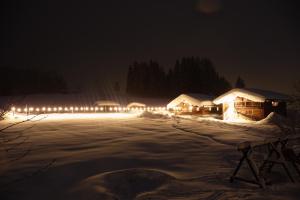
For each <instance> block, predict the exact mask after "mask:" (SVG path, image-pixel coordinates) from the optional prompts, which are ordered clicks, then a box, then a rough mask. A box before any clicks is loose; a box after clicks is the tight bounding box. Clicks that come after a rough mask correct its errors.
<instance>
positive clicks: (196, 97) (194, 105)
mask: <svg viewBox="0 0 300 200" xmlns="http://www.w3.org/2000/svg"><path fill="white" fill-rule="evenodd" d="M167 109H168V110H169V111H171V112H174V113H177V114H188V113H189V114H191V113H192V114H210V113H218V112H221V107H218V106H217V105H215V104H214V103H213V97H212V96H208V95H203V94H182V95H180V96H178V97H177V98H175V99H174V100H172V101H171V102H170V103H169V104H168V105H167Z"/></svg>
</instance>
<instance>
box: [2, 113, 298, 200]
mask: <svg viewBox="0 0 300 200" xmlns="http://www.w3.org/2000/svg"><path fill="white" fill-rule="evenodd" d="M20 120H22V119H21V118H19V119H14V120H5V121H2V122H0V127H5V126H8V125H9V124H11V123H15V122H18V121H20ZM0 134H3V135H2V137H1V138H3V139H4V140H5V141H4V144H5V145H2V146H1V147H0V148H1V149H0V150H1V154H0V158H1V160H0V162H1V163H0V166H1V168H0V170H1V171H0V172H1V174H0V177H1V179H0V184H1V185H0V191H1V196H3V197H4V198H1V199H30V200H32V199H75V200H76V199H101V200H102V199H103V200H105V199H122V200H129V199H157V200H160V199H190V200H194V199H299V197H300V187H299V186H300V185H299V184H292V183H290V182H289V180H288V179H287V178H286V177H285V176H284V173H282V172H281V171H280V169H277V170H276V172H275V176H276V177H277V178H276V180H274V181H273V184H272V185H271V186H268V187H267V189H266V190H262V189H259V188H258V187H257V186H254V185H249V184H245V183H241V182H234V183H230V182H229V177H230V176H231V174H232V172H233V170H234V168H235V166H236V164H237V162H238V160H239V159H240V156H241V155H240V153H239V152H237V151H236V145H237V144H238V143H240V142H242V141H248V140H250V141H259V140H262V139H264V138H269V137H277V136H279V135H280V131H279V129H278V128H277V126H275V125H272V124H270V123H251V124H230V123H224V122H221V121H219V120H212V119H199V118H191V117H185V118H178V117H176V118H175V117H169V116H166V115H163V114H160V115H157V114H151V113H144V114H142V115H137V114H132V113H128V114H117V113H114V114H92V115H77V116H76V117H74V115H72V114H65V115H55V114H50V115H48V116H43V115H40V116H37V117H35V118H33V119H32V120H31V121H29V122H25V123H21V124H19V125H16V126H13V127H11V128H8V129H6V130H4V131H3V132H2V133H0ZM245 170H246V169H245ZM298 180H299V177H298Z"/></svg>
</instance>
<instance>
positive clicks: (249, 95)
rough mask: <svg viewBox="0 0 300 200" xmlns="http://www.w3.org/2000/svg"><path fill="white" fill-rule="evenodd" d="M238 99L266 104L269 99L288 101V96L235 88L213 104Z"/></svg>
mask: <svg viewBox="0 0 300 200" xmlns="http://www.w3.org/2000/svg"><path fill="white" fill-rule="evenodd" d="M236 97H243V98H246V99H249V100H251V101H255V102H265V100H267V99H270V100H282V101H285V100H287V99H288V96H287V95H285V94H280V93H277V92H273V91H267V90H261V89H253V88H235V89H232V90H230V91H228V92H226V93H225V94H222V95H221V96H219V97H217V98H216V99H215V100H214V101H213V102H214V103H215V104H221V103H224V102H229V101H232V100H234V99H235V98H236Z"/></svg>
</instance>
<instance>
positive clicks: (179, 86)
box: [126, 57, 231, 97]
mask: <svg viewBox="0 0 300 200" xmlns="http://www.w3.org/2000/svg"><path fill="white" fill-rule="evenodd" d="M230 88H231V86H230V84H229V82H228V81H227V80H226V79H225V78H224V77H222V76H219V74H218V73H217V72H216V70H215V68H214V66H213V63H212V62H211V61H210V60H209V59H207V58H203V59H200V58H198V57H183V58H182V59H180V60H176V62H175V65H174V68H171V69H169V70H168V73H166V72H165V71H164V70H163V68H162V67H161V66H160V65H159V64H158V62H155V61H152V60H151V61H150V62H148V63H147V62H140V63H138V62H134V63H133V64H132V65H131V66H130V67H129V69H128V74H127V88H126V91H127V93H128V94H130V95H136V96H148V97H149V96H150V97H173V96H175V95H178V94H180V93H203V94H209V95H219V94H221V93H223V92H225V91H227V90H229V89H230Z"/></svg>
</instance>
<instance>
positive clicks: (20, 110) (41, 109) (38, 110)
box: [11, 106, 166, 114]
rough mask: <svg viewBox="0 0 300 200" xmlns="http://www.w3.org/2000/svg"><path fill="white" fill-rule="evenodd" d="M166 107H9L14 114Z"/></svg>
mask: <svg viewBox="0 0 300 200" xmlns="http://www.w3.org/2000/svg"><path fill="white" fill-rule="evenodd" d="M164 110H166V107H131V108H128V107H116V106H109V107H107V106H101V107H90V106H69V107H67V106H64V107H63V106H57V107H51V106H42V107H27V106H26V107H11V111H12V112H14V113H27V114H34V113H97V112H129V111H164Z"/></svg>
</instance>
